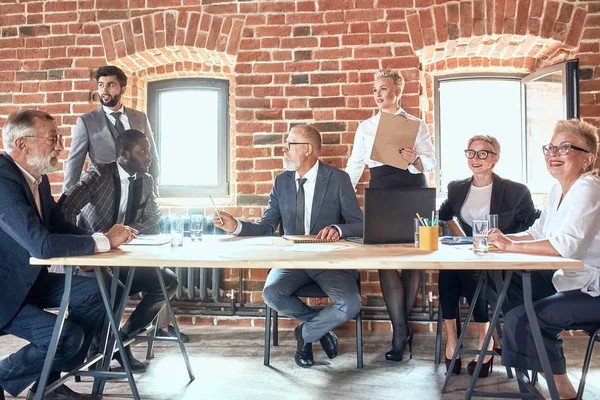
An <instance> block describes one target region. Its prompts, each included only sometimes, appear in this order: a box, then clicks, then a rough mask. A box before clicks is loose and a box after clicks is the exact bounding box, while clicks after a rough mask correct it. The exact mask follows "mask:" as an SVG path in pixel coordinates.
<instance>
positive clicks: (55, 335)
mask: <svg viewBox="0 0 600 400" xmlns="http://www.w3.org/2000/svg"><path fill="white" fill-rule="evenodd" d="M72 282H73V266H72V265H65V290H64V292H63V297H62V299H61V301H60V309H59V311H58V316H57V317H56V323H55V324H54V330H53V331H52V338H51V339H50V345H49V347H48V352H47V353H46V359H45V360H44V366H43V368H42V374H41V375H40V380H39V383H38V389H37V392H36V394H35V398H34V399H35V400H42V398H43V397H44V396H45V395H46V394H47V393H44V391H45V390H46V384H47V383H48V376H49V375H50V371H51V370H52V364H53V363H54V356H55V355H56V348H57V347H58V339H59V338H60V334H61V332H62V328H63V324H64V322H65V315H66V313H67V308H68V307H69V302H70V301H71V283H72Z"/></svg>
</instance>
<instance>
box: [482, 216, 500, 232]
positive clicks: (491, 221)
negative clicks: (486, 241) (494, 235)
mask: <svg viewBox="0 0 600 400" xmlns="http://www.w3.org/2000/svg"><path fill="white" fill-rule="evenodd" d="M485 219H486V220H487V222H488V228H489V229H490V230H492V229H498V214H487V215H486V216H485Z"/></svg>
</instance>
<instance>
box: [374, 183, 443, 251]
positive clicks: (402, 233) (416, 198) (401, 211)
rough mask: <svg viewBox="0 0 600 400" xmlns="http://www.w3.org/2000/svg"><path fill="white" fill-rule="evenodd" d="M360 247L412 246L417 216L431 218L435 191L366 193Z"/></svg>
mask: <svg viewBox="0 0 600 400" xmlns="http://www.w3.org/2000/svg"><path fill="white" fill-rule="evenodd" d="M364 210H365V212H364V220H363V243H365V244H384V243H413V242H414V219H415V217H416V213H419V214H420V215H421V216H422V217H424V218H430V217H431V211H433V210H435V188H397V189H365V209H364Z"/></svg>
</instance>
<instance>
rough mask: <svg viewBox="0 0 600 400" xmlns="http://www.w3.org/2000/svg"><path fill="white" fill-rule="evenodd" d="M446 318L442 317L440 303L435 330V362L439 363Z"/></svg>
mask: <svg viewBox="0 0 600 400" xmlns="http://www.w3.org/2000/svg"><path fill="white" fill-rule="evenodd" d="M443 324H444V319H443V318H442V307H441V306H440V305H439V304H438V316H437V327H436V332H435V364H436V365H439V363H440V362H441V360H442V332H443V329H442V327H443Z"/></svg>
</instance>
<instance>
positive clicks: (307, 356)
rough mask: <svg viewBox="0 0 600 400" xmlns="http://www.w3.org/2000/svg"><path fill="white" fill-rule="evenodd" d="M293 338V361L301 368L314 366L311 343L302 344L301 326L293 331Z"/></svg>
mask: <svg viewBox="0 0 600 400" xmlns="http://www.w3.org/2000/svg"><path fill="white" fill-rule="evenodd" d="M294 337H295V338H296V355H295V356H294V361H296V364H298V366H299V367H302V368H310V367H312V366H313V364H314V359H313V351H312V343H306V342H304V339H302V324H301V325H298V326H297V327H296V329H294Z"/></svg>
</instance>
